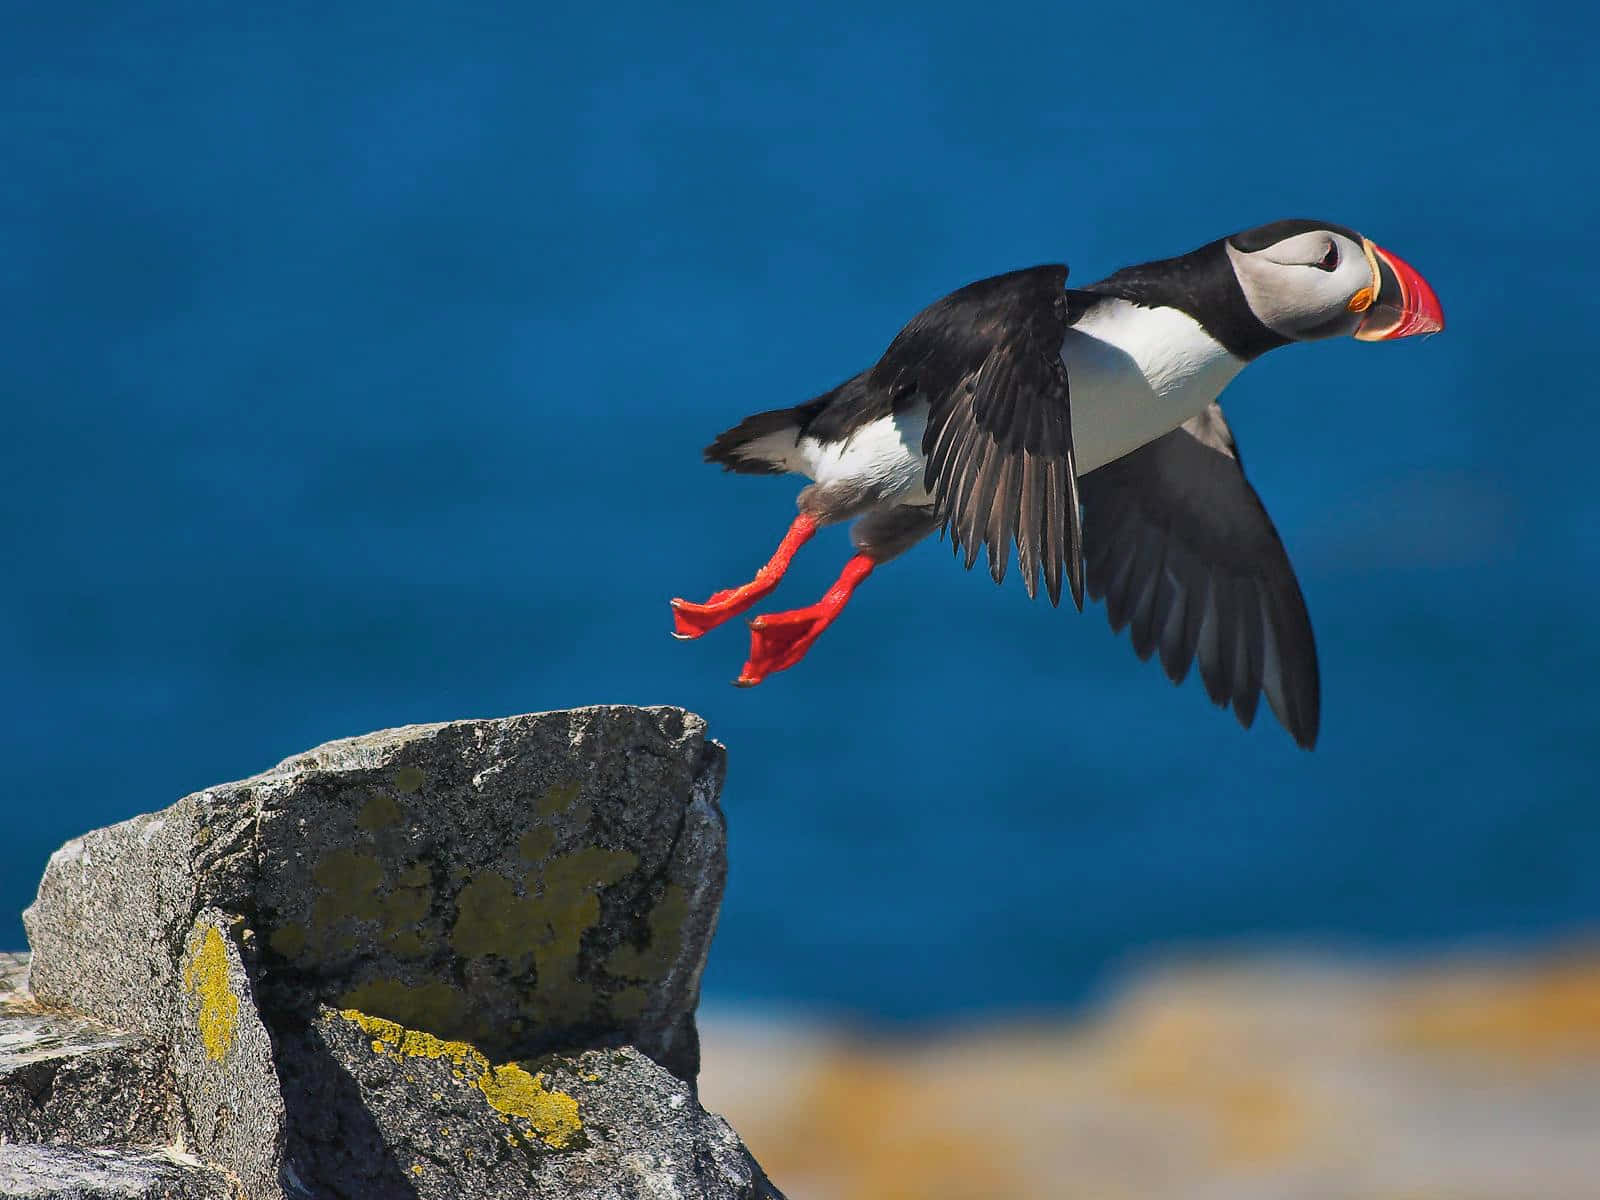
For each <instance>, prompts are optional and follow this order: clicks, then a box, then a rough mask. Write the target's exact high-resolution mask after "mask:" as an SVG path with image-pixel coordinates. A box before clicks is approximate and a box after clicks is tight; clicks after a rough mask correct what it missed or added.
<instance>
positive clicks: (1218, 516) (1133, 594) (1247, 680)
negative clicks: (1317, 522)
mask: <svg viewBox="0 0 1600 1200" xmlns="http://www.w3.org/2000/svg"><path fill="white" fill-rule="evenodd" d="M1081 482H1082V488H1083V502H1084V521H1085V525H1086V526H1087V533H1086V537H1087V540H1088V545H1089V552H1088V564H1087V565H1088V570H1089V595H1090V596H1091V597H1093V598H1094V599H1096V600H1099V599H1101V598H1102V597H1103V598H1104V599H1105V602H1106V615H1107V616H1108V617H1109V618H1110V620H1111V628H1112V629H1114V630H1121V629H1122V627H1123V626H1124V625H1126V626H1128V628H1129V635H1130V636H1131V637H1132V639H1133V649H1134V652H1135V653H1136V654H1138V656H1139V657H1140V658H1141V659H1148V658H1149V657H1150V655H1151V654H1152V653H1153V652H1154V651H1155V650H1156V649H1158V648H1159V649H1160V651H1161V665H1162V666H1163V667H1164V668H1165V669H1166V672H1167V677H1168V678H1170V679H1171V680H1172V681H1173V682H1174V683H1179V682H1181V681H1182V680H1183V678H1184V676H1185V675H1187V674H1188V671H1189V666H1190V664H1191V663H1192V662H1193V661H1194V659H1195V657H1196V656H1197V655H1198V657H1199V659H1200V677H1201V679H1203V680H1204V681H1205V687H1206V694H1207V695H1209V696H1210V697H1211V699H1212V701H1213V702H1214V703H1216V704H1219V705H1223V706H1226V705H1228V704H1230V703H1231V704H1232V705H1233V711H1234V714H1235V715H1236V716H1237V717H1238V718H1239V723H1240V724H1241V725H1243V726H1245V727H1246V728H1249V726H1250V723H1251V721H1253V720H1254V719H1255V714H1256V705H1257V703H1258V701H1259V700H1260V696H1261V692H1262V690H1263V689H1265V691H1266V693H1267V702H1268V703H1269V704H1271V705H1272V711H1273V712H1275V713H1277V714H1278V720H1279V721H1281V722H1282V723H1283V727H1284V728H1285V729H1287V730H1288V731H1289V733H1290V735H1291V736H1293V738H1294V740H1295V741H1296V742H1298V743H1299V744H1300V745H1301V746H1303V747H1305V748H1306V749H1307V750H1309V749H1310V748H1311V747H1312V746H1313V745H1315V744H1316V740H1317V725H1318V721H1319V718H1320V710H1321V700H1320V684H1319V681H1318V673H1317V645H1316V641H1315V639H1314V638H1313V637H1312V633H1311V618H1310V617H1309V616H1308V615H1307V614H1306V602H1305V598H1304V597H1303V596H1302V595H1301V594H1300V584H1299V582H1298V581H1297V580H1296V579H1295V576H1294V568H1293V567H1292V566H1290V565H1289V556H1288V554H1287V553H1286V552H1285V551H1284V548H1283V542H1282V541H1281V540H1280V539H1279V537H1278V531H1277V530H1276V529H1274V528H1273V526H1272V519H1271V518H1270V517H1268V516H1267V510H1266V509H1265V508H1263V507H1262V505H1261V498H1260V497H1259V496H1257V495H1256V490H1255V488H1253V487H1251V486H1250V483H1249V481H1248V480H1247V479H1245V477H1244V466H1243V464H1242V463H1241V462H1240V461H1239V454H1238V451H1237V450H1236V449H1235V447H1234V443H1233V434H1232V432H1231V431H1230V430H1229V429H1228V423H1227V421H1226V420H1224V419H1223V416H1222V408H1221V407H1220V406H1219V405H1217V404H1215V403H1213V404H1212V405H1211V406H1210V407H1209V408H1207V409H1206V410H1205V411H1204V412H1202V413H1200V414H1199V415H1198V416H1195V417H1191V418H1190V419H1189V420H1187V421H1185V422H1184V423H1183V424H1182V425H1180V426H1179V427H1178V428H1177V429H1174V430H1173V431H1172V432H1171V433H1168V434H1164V435H1163V436H1161V437H1159V438H1157V439H1156V440H1155V441H1153V442H1150V443H1148V444H1146V445H1144V446H1141V447H1139V449H1137V450H1135V451H1133V452H1132V453H1131V454H1127V455H1125V456H1123V457H1122V458H1119V459H1116V460H1115V461H1113V462H1109V463H1107V464H1106V465H1105V466H1103V467H1100V468H1098V469H1096V470H1094V471H1091V472H1089V473H1088V474H1087V475H1085V476H1084V477H1083V479H1082V481H1081Z"/></svg>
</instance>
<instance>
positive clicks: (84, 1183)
mask: <svg viewBox="0 0 1600 1200" xmlns="http://www.w3.org/2000/svg"><path fill="white" fill-rule="evenodd" d="M235 1195H236V1193H235V1192H234V1190H233V1188H232V1187H231V1185H230V1184H229V1182H228V1179H227V1177H226V1176H225V1175H223V1174H222V1172H220V1171H216V1170H213V1169H212V1168H210V1167H205V1166H201V1165H200V1164H199V1163H196V1162H192V1161H186V1160H183V1159H181V1158H178V1157H177V1156H175V1155H172V1154H167V1153H162V1152H158V1151H150V1150H127V1149H105V1148H102V1149H97V1150H84V1149H79V1148H77V1147H74V1146H0V1196H6V1197H9V1198H10V1200H234V1197H235Z"/></svg>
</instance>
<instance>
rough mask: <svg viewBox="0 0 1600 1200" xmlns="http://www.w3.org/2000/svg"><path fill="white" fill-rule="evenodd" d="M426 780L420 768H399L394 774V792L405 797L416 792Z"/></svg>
mask: <svg viewBox="0 0 1600 1200" xmlns="http://www.w3.org/2000/svg"><path fill="white" fill-rule="evenodd" d="M427 780H428V777H427V776H426V775H424V774H423V773H422V768H421V767H399V768H397V769H396V770H395V773H394V787H395V790H396V791H397V792H403V793H405V794H406V795H410V794H411V793H412V792H415V791H418V790H419V789H420V788H421V787H422V785H423V784H424V783H426V782H427Z"/></svg>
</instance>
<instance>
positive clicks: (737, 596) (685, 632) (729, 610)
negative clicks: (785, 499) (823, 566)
mask: <svg viewBox="0 0 1600 1200" xmlns="http://www.w3.org/2000/svg"><path fill="white" fill-rule="evenodd" d="M816 531H817V520H816V518H815V517H812V516H809V515H807V514H806V513H801V514H800V515H799V516H798V517H796V518H795V519H794V522H793V523H792V524H791V525H790V526H789V532H788V533H786V534H784V535H783V541H781V542H779V543H778V548H777V550H775V551H773V554H772V557H771V558H770V559H768V560H767V565H766V566H764V567H762V568H761V569H760V570H759V571H757V572H756V577H755V578H754V579H752V580H751V581H750V582H749V583H747V584H745V585H744V586H743V587H736V588H727V589H725V590H723V591H720V592H716V593H714V594H713V595H712V596H711V598H710V599H709V600H707V601H706V602H705V603H704V604H691V603H689V601H687V600H676V599H675V600H673V601H672V625H673V630H672V636H673V637H675V638H697V637H699V636H700V635H701V634H702V633H705V632H706V631H707V630H710V629H715V628H716V627H717V626H718V625H721V624H722V623H723V622H724V621H726V620H728V619H730V618H732V617H736V616H738V615H739V614H740V613H742V612H743V611H744V610H745V609H747V608H749V607H750V606H751V605H752V604H754V603H755V602H756V601H757V600H759V599H761V597H763V596H765V595H766V594H767V593H768V592H770V591H771V590H772V589H773V588H775V587H777V586H778V581H779V580H780V579H782V578H783V573H784V572H785V571H787V570H788V569H789V562H790V560H791V559H793V558H794V555H795V551H796V550H798V549H800V547H801V546H804V545H805V544H806V543H807V542H808V541H810V540H811V535H812V534H814V533H815V532H816Z"/></svg>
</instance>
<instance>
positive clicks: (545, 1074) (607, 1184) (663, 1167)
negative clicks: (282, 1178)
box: [285, 1009, 778, 1200]
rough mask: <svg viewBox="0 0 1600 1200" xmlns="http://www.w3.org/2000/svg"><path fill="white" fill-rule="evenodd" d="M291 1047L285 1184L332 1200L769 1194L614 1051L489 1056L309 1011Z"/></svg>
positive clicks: (722, 1125)
mask: <svg viewBox="0 0 1600 1200" xmlns="http://www.w3.org/2000/svg"><path fill="white" fill-rule="evenodd" d="M303 1036H304V1037H305V1038H307V1039H308V1041H310V1042H311V1043H314V1045H315V1046H316V1048H317V1050H318V1052H317V1053H305V1052H301V1053H291V1054H288V1055H286V1056H285V1061H286V1063H290V1064H293V1066H292V1067H291V1071H292V1074H291V1075H290V1077H289V1078H287V1079H286V1081H285V1086H286V1087H287V1088H288V1089H289V1090H290V1092H291V1093H292V1094H293V1095H294V1097H295V1099H294V1101H293V1104H294V1105H295V1107H300V1106H301V1105H304V1106H305V1107H306V1108H307V1109H315V1111H317V1112H318V1113H320V1114H322V1119H321V1120H320V1121H318V1122H316V1123H315V1124H310V1123H302V1124H300V1125H299V1126H298V1127H297V1130H296V1135H295V1138H294V1141H293V1144H292V1146H291V1150H290V1162H291V1167H292V1169H293V1171H294V1172H295V1174H296V1175H297V1176H299V1177H313V1178H315V1179H317V1180H318V1181H319V1182H320V1183H321V1185H322V1186H323V1187H325V1188H327V1189H329V1190H330V1191H331V1192H332V1193H333V1194H335V1195H339V1196H351V1197H355V1196H360V1197H370V1198H372V1200H388V1198H390V1197H395V1198H399V1197H422V1198H423V1200H461V1198H462V1197H479V1196H482V1197H498V1196H519V1197H529V1198H531V1200H542V1198H545V1197H549V1198H551V1200H554V1198H555V1197H563V1198H565V1197H575V1196H582V1197H585V1198H586V1200H608V1198H614V1200H633V1198H634V1197H655V1196H662V1197H683V1198H684V1200H763V1198H769V1197H777V1196H778V1193H777V1192H776V1190H774V1189H773V1188H772V1186H771V1184H770V1183H768V1182H767V1180H766V1177H765V1176H764V1175H763V1174H762V1173H761V1170H760V1168H759V1167H757V1166H756V1164H755V1161H754V1160H753V1159H752V1158H751V1157H750V1155H749V1153H748V1152H747V1151H746V1150H745V1148H744V1146H743V1145H742V1144H741V1143H740V1141H739V1139H738V1137H737V1136H736V1135H735V1134H734V1133H733V1131H732V1130H731V1129H730V1128H729V1127H728V1124H727V1122H725V1121H723V1120H722V1119H721V1118H720V1117H716V1116H713V1115H711V1114H710V1113H707V1112H706V1111H705V1110H704V1109H702V1108H701V1107H700V1105H699V1103H698V1102H697V1101H696V1099H695V1097H694V1093H693V1091H692V1089H690V1087H689V1086H688V1085H686V1084H685V1083H684V1082H683V1081H682V1080H681V1079H678V1078H676V1077H675V1076H673V1075H671V1074H670V1073H668V1072H667V1071H665V1070H663V1069H662V1068H661V1067H660V1066H659V1065H657V1064H656V1063H654V1062H652V1061H651V1060H650V1059H648V1058H645V1057H644V1056H643V1055H641V1054H639V1053H638V1052H637V1051H636V1050H633V1049H632V1048H629V1047H621V1048H617V1049H606V1050H588V1051H583V1052H581V1053H577V1054H575V1055H572V1056H565V1055H546V1056H544V1057H543V1058H541V1059H539V1060H538V1061H536V1062H504V1063H496V1062H493V1061H491V1060H490V1059H489V1058H488V1057H487V1056H485V1055H484V1054H483V1052H482V1051H481V1050H479V1049H478V1048H477V1047H475V1046H473V1045H471V1044H469V1043H466V1042H460V1041H448V1040H445V1039H441V1038H439V1037H436V1036H434V1035H433V1034H430V1033H426V1032H423V1031H421V1030H415V1029H407V1028H406V1027H405V1026H402V1025H399V1024H396V1023H395V1022H392V1021H388V1020H385V1019H383V1018H379V1017H372V1016H370V1015H368V1014H365V1013H362V1012H359V1011H356V1010H353V1009H347V1010H345V1011H343V1012H335V1011H333V1010H331V1009H323V1010H322V1011H321V1013H319V1015H318V1017H317V1019H316V1020H315V1021H314V1022H313V1023H312V1025H311V1026H309V1027H308V1028H307V1029H306V1030H305V1031H304V1034H303Z"/></svg>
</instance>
